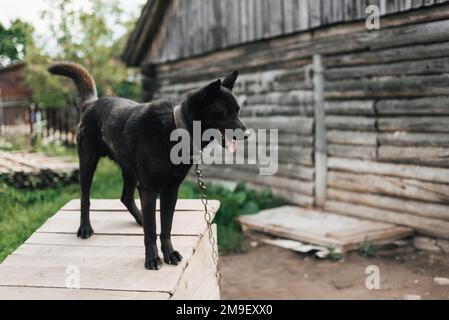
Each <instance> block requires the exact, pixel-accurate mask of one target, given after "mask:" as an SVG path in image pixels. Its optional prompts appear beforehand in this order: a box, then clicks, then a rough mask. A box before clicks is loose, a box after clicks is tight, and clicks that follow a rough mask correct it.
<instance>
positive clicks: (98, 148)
mask: <svg viewBox="0 0 449 320" xmlns="http://www.w3.org/2000/svg"><path fill="white" fill-rule="evenodd" d="M49 72H50V73H52V74H55V75H62V76H66V77H69V78H71V79H73V80H74V82H75V85H76V87H77V89H78V95H79V104H80V106H81V110H82V115H81V121H80V123H79V126H78V133H77V147H78V155H79V161H80V184H81V225H80V227H79V230H78V236H79V237H81V238H83V239H87V238H89V237H90V236H92V234H93V233H94V230H93V229H92V226H91V223H90V219H89V207H90V202H89V193H90V188H91V184H92V179H93V176H94V172H95V169H96V167H97V163H98V161H99V159H100V158H101V157H104V156H107V157H110V158H111V159H113V160H114V161H115V162H116V163H117V164H118V165H119V166H120V168H121V170H122V175H123V181H124V186H123V192H122V197H121V201H122V202H123V204H124V205H125V206H126V208H127V209H128V210H129V212H130V213H131V214H132V216H133V217H134V218H135V220H136V221H137V223H138V224H140V225H143V228H144V234H145V237H144V238H145V267H146V268H147V269H151V270H158V269H159V268H160V267H161V265H162V261H161V259H160V258H159V255H158V250H157V246H156V221H155V212H156V198H157V197H158V196H160V206H161V208H160V211H161V234H160V239H161V249H162V252H163V255H164V261H165V262H166V263H168V264H175V265H176V264H178V263H179V262H180V261H181V259H182V257H181V255H180V254H179V252H178V251H176V250H175V249H174V248H173V246H172V242H171V239H170V234H171V226H172V221H173V212H174V209H175V206H176V201H177V198H178V188H179V185H180V184H181V182H182V181H183V180H184V178H185V177H186V175H187V173H188V171H189V169H190V168H191V165H188V164H181V165H173V164H172V162H171V161H170V149H171V147H172V146H173V145H174V143H175V142H171V141H170V134H171V132H172V131H173V130H174V129H176V124H175V121H174V118H173V109H174V107H175V104H174V102H172V101H170V100H160V101H155V102H152V103H145V104H139V103H136V102H134V101H130V100H126V99H122V98H117V97H109V98H100V99H98V98H97V94H96V89H95V81H94V80H93V78H92V77H91V76H90V75H89V73H88V72H87V71H86V70H85V69H84V68H82V67H81V66H79V65H76V64H74V63H70V62H58V63H55V64H53V65H52V66H51V67H50V68H49ZM237 75H238V73H237V72H234V73H232V74H231V75H230V76H228V77H227V78H226V79H225V80H224V81H223V83H221V81H220V80H217V81H215V82H212V83H211V84H209V85H208V86H205V87H203V88H201V89H199V90H198V91H195V92H192V93H190V94H189V95H188V96H187V98H186V99H185V100H184V101H183V102H182V103H181V114H182V116H183V118H184V121H185V123H186V124H187V126H188V128H189V130H190V133H191V130H192V125H193V121H201V124H202V129H203V131H204V130H206V129H209V128H216V129H219V130H220V131H222V132H223V131H224V130H225V129H242V130H243V131H245V130H246V127H245V126H244V125H243V123H242V122H241V121H240V120H239V117H238V112H239V105H238V103H237V101H236V99H235V97H234V95H233V94H232V93H231V90H232V88H233V86H234V83H235V81H236V79H237ZM205 145H207V143H205V144H203V145H202V147H205ZM136 186H137V188H138V190H139V194H140V200H141V204H142V212H143V214H142V213H141V211H140V210H139V209H138V208H137V206H136V204H135V202H134V191H135V188H136Z"/></svg>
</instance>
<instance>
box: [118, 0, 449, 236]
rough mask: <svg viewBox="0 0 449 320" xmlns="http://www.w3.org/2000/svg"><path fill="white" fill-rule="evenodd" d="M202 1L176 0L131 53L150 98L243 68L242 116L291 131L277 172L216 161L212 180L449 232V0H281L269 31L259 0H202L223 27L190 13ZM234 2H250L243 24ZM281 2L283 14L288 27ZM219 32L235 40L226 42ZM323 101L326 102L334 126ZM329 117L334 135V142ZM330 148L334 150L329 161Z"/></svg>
mask: <svg viewBox="0 0 449 320" xmlns="http://www.w3.org/2000/svg"><path fill="white" fill-rule="evenodd" d="M197 2H198V1H196V2H195V1H194V0H190V1H180V2H176V1H175V2H172V3H171V4H170V5H167V8H166V10H167V12H166V14H165V18H164V19H165V20H164V21H165V22H164V24H163V25H162V26H161V28H160V30H159V32H156V33H155V34H154V35H150V37H149V39H151V41H153V44H151V45H150V44H148V45H147V47H145V46H143V45H142V44H141V45H140V47H139V45H132V44H131V45H130V44H129V45H128V48H127V51H126V52H125V60H126V61H127V62H128V64H129V65H140V66H141V67H142V73H143V75H144V80H143V86H144V90H145V91H146V92H147V98H148V99H149V98H150V97H151V98H160V97H167V96H174V97H175V98H177V99H181V98H182V97H183V96H184V95H185V94H186V93H187V92H188V91H189V90H192V89H195V88H198V87H200V86H201V85H204V84H206V83H208V82H209V81H212V80H214V79H215V78H217V77H223V76H225V75H227V74H228V73H230V72H231V71H232V70H234V69H235V70H239V71H240V77H239V80H238V85H237V87H236V89H235V94H236V96H237V97H238V99H239V101H240V103H241V106H242V111H241V117H242V119H243V120H244V121H245V122H246V123H247V124H248V126H250V127H252V128H265V129H269V128H277V129H279V146H278V149H277V151H278V153H279V170H278V172H277V174H276V175H275V176H273V177H267V176H260V175H259V174H258V168H257V167H254V166H249V165H234V166H225V165H223V166H221V165H220V166H218V165H214V166H210V167H207V168H205V170H204V171H205V175H206V177H207V178H216V179H220V180H243V181H246V182H247V184H248V185H249V186H250V187H254V188H259V189H260V188H265V187H270V188H271V189H272V191H273V193H274V194H276V195H278V196H282V197H284V198H286V199H287V200H289V201H290V202H292V203H295V204H297V205H301V206H306V207H314V206H319V207H322V208H324V209H325V210H328V211H332V212H336V213H341V214H345V215H352V216H359V217H365V218H369V219H374V220H381V221H387V222H393V223H397V224H400V225H406V226H411V227H413V228H415V230H417V231H418V232H419V233H422V234H425V235H429V236H433V237H438V238H445V239H449V77H448V73H449V50H448V49H449V32H448V30H449V4H447V3H442V4H439V2H447V1H346V0H345V1H332V5H331V6H330V7H328V6H327V3H331V1H321V2H320V1H272V2H271V1H269V2H270V3H275V2H276V3H278V4H279V3H281V4H282V6H281V9H282V10H283V11H282V12H283V13H282V12H281V13H279V15H280V16H281V18H280V21H282V23H281V24H280V25H281V27H279V28H280V29H279V30H278V29H276V28H274V27H273V28H274V29H271V28H272V27H267V28H265V27H263V28H262V29H263V30H268V31H267V32H265V33H264V32H262V33H260V32H258V31H257V26H258V19H259V18H260V17H262V16H263V15H262V16H261V15H260V14H259V13H257V12H258V11H253V12H252V13H251V12H250V11H251V10H249V11H246V9H244V8H246V7H245V6H249V8H251V6H253V8H255V7H256V6H257V5H256V4H255V1H238V3H239V4H240V5H239V8H240V11H239V10H238V9H236V8H234V4H233V5H231V4H229V7H227V6H226V7H225V6H223V5H222V3H223V2H225V1H222V2H220V5H221V7H220V8H221V11H220V12H221V14H223V15H222V16H219V15H218V16H217V12H216V8H215V7H214V6H216V5H218V2H217V1H204V2H201V3H203V4H204V3H206V2H209V3H210V4H209V5H210V8H209V10H210V11H207V12H212V13H214V14H213V15H210V14H209V15H208V14H204V16H203V18H204V17H208V18H209V20H207V21H208V22H207V23H210V25H208V24H207V23H206V22H204V21H205V20H202V18H199V17H197V18H195V19H193V16H190V15H187V14H186V12H187V11H188V10H194V9H193V8H196V7H195V3H197ZM265 2H267V1H265ZM265 2H264V1H260V2H259V1H257V2H256V3H258V4H260V5H261V6H263V5H264V4H263V3H265ZM373 2H374V3H377V4H379V5H380V6H381V12H382V17H381V19H380V30H367V28H366V25H365V18H363V17H365V14H364V10H363V9H364V8H365V7H366V3H373ZM226 3H228V2H227V1H226ZM230 3H231V2H230ZM232 3H233V2H232ZM243 3H244V4H243ZM304 3H308V6H307V7H304V5H303V4H304ZM317 3H318V5H317V6H318V7H319V9H316V7H315V4H317ZM152 5H153V6H154V5H155V4H154V3H153V4H152ZM265 5H266V6H268V4H265ZM214 8H215V9H214ZM229 8H231V9H229ZM270 8H272V9H273V10H274V6H272V7H270ZM287 8H289V9H288V10H287ZM305 8H307V9H305ZM354 8H356V9H354ZM204 10H206V9H204ZM227 10H237V11H238V12H240V15H238V17H240V18H239V20H237V21H238V22H236V24H237V26H235V25H233V24H232V23H230V21H231V20H229V19H230V18H229V16H230V15H231V14H229V12H228V11H227ZM257 10H259V9H257ZM263 10H268V9H266V8H265V9H263ZM263 10H262V11H263ZM273 10H271V11H268V12H269V13H270V12H271V13H273V17H271V18H270V19H269V21H271V23H275V24H276V23H277V22H276V21H278V20H279V19H275V18H274V17H276V16H277V14H278V12H277V11H273ZM276 10H277V9H276ZM292 10H293V11H292ZM301 10H302V11H301ZM402 11H404V12H402ZM226 12H228V13H226ZM232 12H235V11H232ZM263 12H265V11H263ZM314 12H315V13H316V14H315V15H314ZM225 13H226V14H225ZM286 13H291V14H292V15H291V16H290V15H287V14H286ZM252 15H255V16H252ZM316 15H318V18H317V16H316ZM186 16H188V17H190V18H186ZM220 17H221V18H220ZM225 17H226V18H225ZM244 17H246V18H244ZM251 17H252V18H251ZM263 17H265V16H263ZM305 17H307V22H305V21H304V19H306V18H305ZM219 18H220V19H221V20H220V19H219ZM361 18H362V19H361ZM183 19H184V20H183ZM185 19H192V20H195V22H194V23H195V26H196V27H195V28H197V29H195V30H198V28H200V27H201V26H203V27H204V24H203V22H204V23H206V27H204V28H206V29H205V31H204V32H203V33H201V35H202V36H201V37H200V39H202V40H198V39H197V38H196V33H195V32H194V31H192V30H190V29H189V26H191V24H190V23H189V21H192V20H185ZM251 19H253V20H251ZM264 19H268V18H267V17H265V18H264ZM264 19H262V21H265V20H264ZM220 21H221V22H220ZM248 21H255V22H254V23H252V24H251V23H250V26H249V27H248V28H249V29H251V28H255V29H254V30H252V31H250V30H249V29H248V30H247V29H245V28H246V26H247V24H248ZM273 21H274V22H273ZM343 22H344V23H343ZM140 23H141V24H142V22H140ZM192 23H193V22H192ZM220 23H221V24H220ZM184 24H185V25H184ZM217 25H218V26H219V25H221V26H226V28H224V29H223V28H218V27H217ZM242 25H243V26H245V28H244V27H242ZM142 28H143V27H142ZM142 28H141V29H142ZM214 28H215V29H214ZM217 28H218V29H220V30H222V32H225V33H226V34H227V36H223V37H222V38H219V40H216V39H215V37H214V36H213V34H214V32H216V29H217ZM230 28H235V29H232V30H231V29H230ZM264 28H265V29H264ZM136 30H137V29H136ZM208 30H209V31H208ZM211 30H212V31H211ZM214 30H215V31H214ZM223 30H224V31H223ZM242 30H246V31H242ZM273 30H277V31H273ZM136 32H137V31H136ZM136 32H135V33H136ZM139 32H141V33H142V32H143V31H139ZM236 33H238V34H239V35H238V38H236V39H234V40H232V41H230V40H229V39H233V38H232V37H237V35H236ZM173 34H175V35H176V37H177V38H176V40H170V39H172V38H171V37H172V36H173ZM211 34H212V35H211ZM133 37H134V38H132V39H133V40H132V41H134V42H133V43H139V42H138V41H137V38H138V35H136V34H134V35H133ZM155 39H156V40H157V41H156V40H155ZM223 39H227V40H226V41H225V40H223ZM261 39H262V40H261ZM148 41H149V40H148ZM170 41H171V42H170ZM195 41H198V43H196V42H195ZM201 41H206V42H201ZM154 43H156V44H157V45H154ZM205 43H207V44H205ZM184 45H187V47H184V48H183V46H184ZM195 48H200V49H201V50H199V49H198V50H196V49H195ZM139 50H143V51H144V52H145V54H144V55H142V54H141V53H138V51H139ZM139 55H140V56H139ZM314 57H315V60H314ZM317 57H319V59H318V60H319V62H320V64H319V65H317V61H318V60H317ZM314 62H315V63H314ZM319 69H322V72H320V70H319ZM317 74H319V75H320V76H321V80H322V81H321V82H322V88H317V83H319V81H317ZM317 90H318V92H319V93H318V94H317ZM320 96H321V99H320ZM317 104H322V105H321V106H320V107H321V108H323V110H324V114H323V116H324V118H323V120H322V122H323V124H322V125H320V124H321V122H317V121H318V119H317V118H316V117H317V116H318V117H319V114H320V113H319V112H318V113H317V112H316V108H317V107H319V106H318V105H317ZM320 121H321V120H320ZM317 125H318V126H320V127H322V132H321V133H322V134H323V135H324V143H321V144H320V147H319V148H320V150H317V148H316V147H317ZM321 149H322V150H321ZM317 151H320V152H321V151H323V153H324V155H325V157H324V160H323V161H320V162H322V163H317V161H316V159H317V158H316V154H317ZM317 170H318V171H317ZM317 175H318V176H319V177H321V178H318V181H317ZM320 179H325V180H324V182H323V183H322V185H323V186H324V187H323V188H321V187H320V186H319V183H320ZM322 193H324V194H322ZM321 196H323V201H320V200H319V199H320V197H321Z"/></svg>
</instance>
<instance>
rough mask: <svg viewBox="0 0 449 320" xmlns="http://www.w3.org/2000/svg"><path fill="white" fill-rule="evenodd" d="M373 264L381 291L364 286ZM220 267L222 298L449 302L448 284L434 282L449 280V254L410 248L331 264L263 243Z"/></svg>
mask: <svg viewBox="0 0 449 320" xmlns="http://www.w3.org/2000/svg"><path fill="white" fill-rule="evenodd" d="M253 245H255V243H253ZM370 265H376V266H378V267H379V271H380V289H378V290H368V289H367V288H366V285H365V282H366V279H367V277H368V276H369V275H368V274H366V273H365V270H366V268H367V267H368V266H370ZM220 268H221V273H222V279H223V281H222V291H221V292H222V299H403V297H404V295H420V296H421V297H422V299H423V300H424V299H449V286H448V285H446V286H443V285H439V284H436V283H435V282H434V278H435V277H449V255H448V254H440V253H436V254H435V253H429V252H427V251H418V250H416V249H414V248H413V247H412V246H411V245H407V246H404V247H399V248H394V249H389V250H382V251H376V256H375V257H372V258H366V257H362V256H361V255H359V254H358V253H357V252H353V253H350V254H347V255H346V256H345V257H344V258H343V259H342V260H340V261H329V260H318V259H317V258H315V257H314V256H313V255H307V254H299V253H296V252H292V251H289V250H285V249H280V248H277V247H273V246H270V245H266V244H261V243H258V244H257V246H255V247H250V248H248V251H247V252H246V253H245V254H238V255H227V256H222V257H221V261H220Z"/></svg>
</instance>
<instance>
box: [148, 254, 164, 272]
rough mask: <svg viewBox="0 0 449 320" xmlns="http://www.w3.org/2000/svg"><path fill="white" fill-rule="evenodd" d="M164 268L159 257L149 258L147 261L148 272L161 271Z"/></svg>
mask: <svg viewBox="0 0 449 320" xmlns="http://www.w3.org/2000/svg"><path fill="white" fill-rule="evenodd" d="M161 266H162V260H161V258H159V256H155V257H148V258H146V259H145V269H147V270H159V269H160V268H161Z"/></svg>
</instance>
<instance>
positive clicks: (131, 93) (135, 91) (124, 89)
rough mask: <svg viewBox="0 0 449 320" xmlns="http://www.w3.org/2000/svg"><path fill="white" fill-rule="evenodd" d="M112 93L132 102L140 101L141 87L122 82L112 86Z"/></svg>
mask: <svg viewBox="0 0 449 320" xmlns="http://www.w3.org/2000/svg"><path fill="white" fill-rule="evenodd" d="M113 89H114V92H115V94H116V95H117V96H119V97H123V98H128V99H131V100H134V101H140V100H142V87H141V86H140V85H139V84H138V83H136V82H131V81H128V80H124V81H122V82H120V83H118V84H116V85H115V86H114V88H113Z"/></svg>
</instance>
